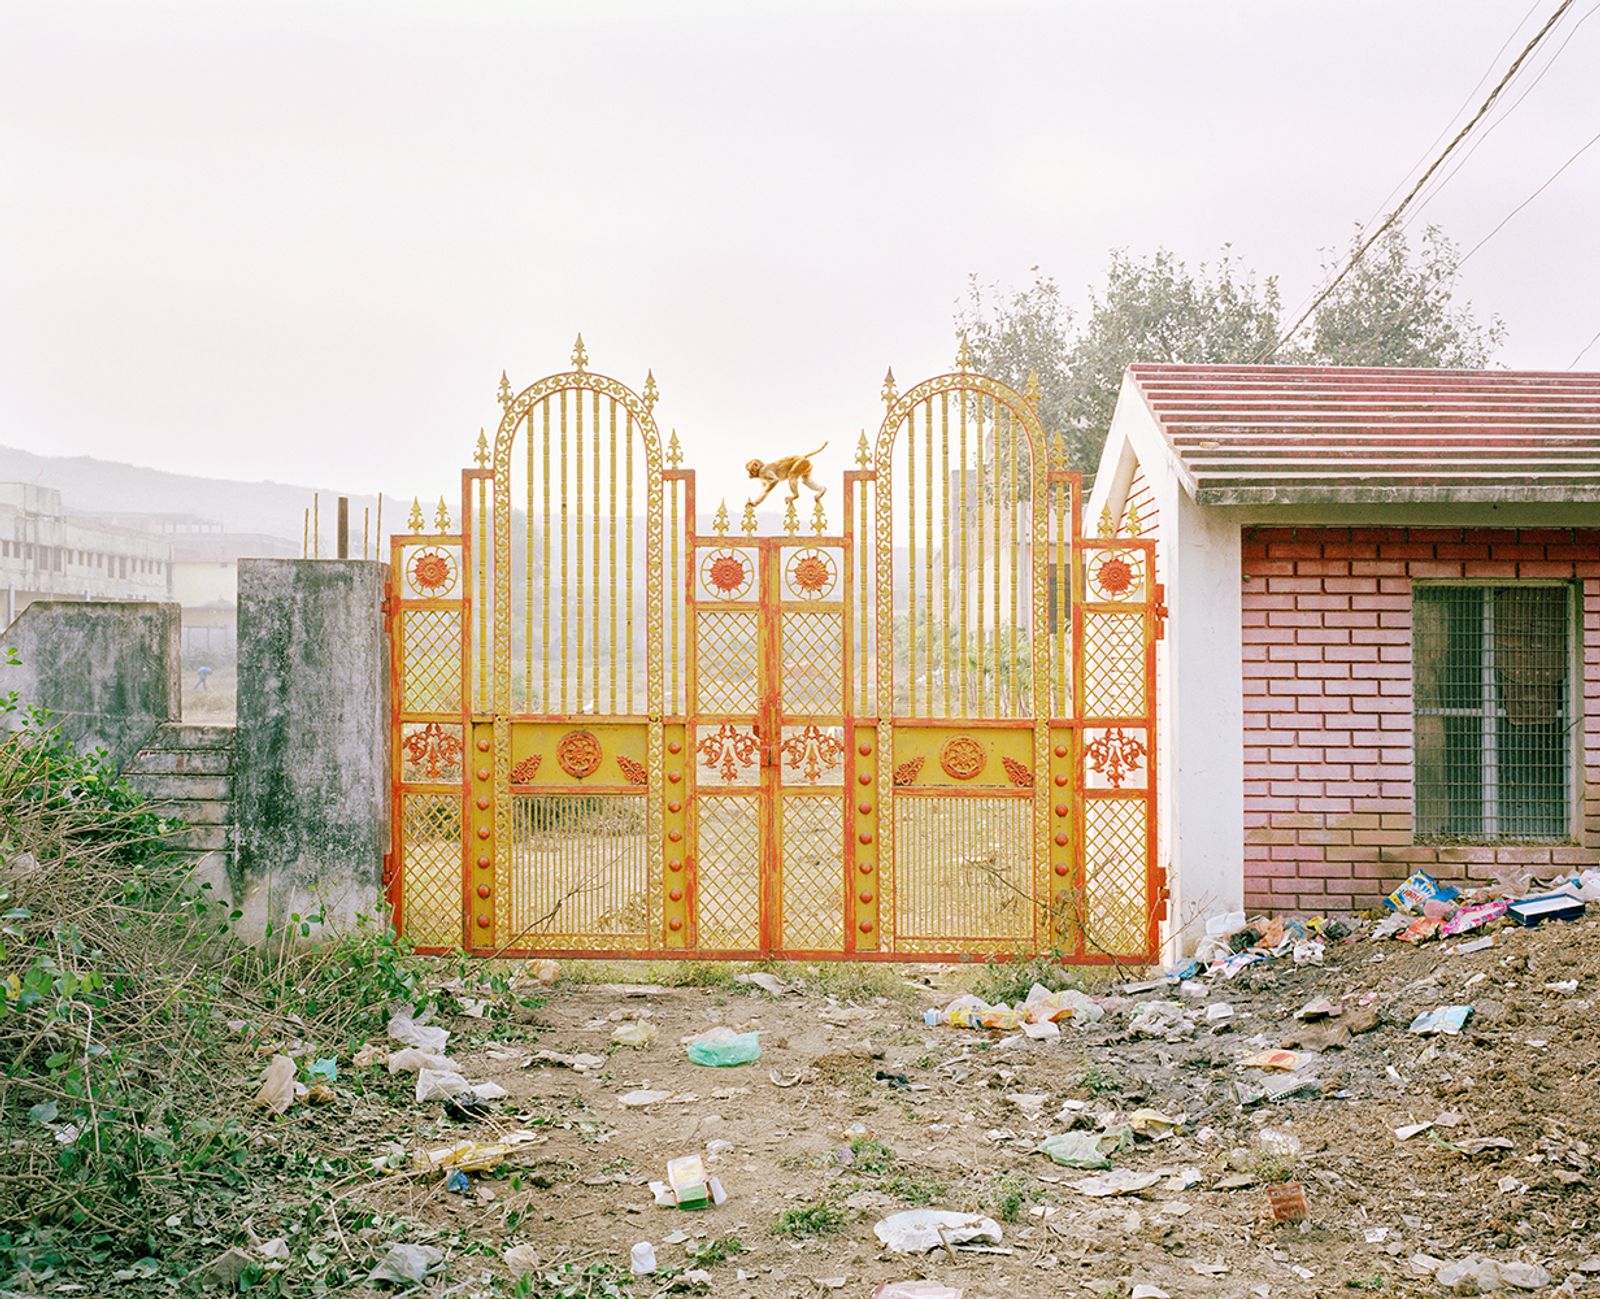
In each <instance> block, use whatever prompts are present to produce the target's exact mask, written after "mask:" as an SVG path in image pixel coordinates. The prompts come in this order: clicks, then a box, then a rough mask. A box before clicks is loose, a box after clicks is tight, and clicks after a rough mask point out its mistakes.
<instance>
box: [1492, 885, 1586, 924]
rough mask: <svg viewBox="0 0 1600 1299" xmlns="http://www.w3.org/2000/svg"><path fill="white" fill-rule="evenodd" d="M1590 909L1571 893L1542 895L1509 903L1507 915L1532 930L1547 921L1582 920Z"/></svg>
mask: <svg viewBox="0 0 1600 1299" xmlns="http://www.w3.org/2000/svg"><path fill="white" fill-rule="evenodd" d="M1588 908H1589V904H1588V903H1587V902H1585V901H1584V900H1583V899H1582V898H1575V897H1573V896H1572V895H1571V894H1570V893H1541V894H1539V895H1538V896H1536V897H1531V898H1518V899H1517V900H1516V901H1515V902H1512V903H1509V904H1508V905H1507V906H1506V914H1507V915H1508V916H1510V917H1511V918H1512V919H1513V920H1515V921H1516V922H1517V923H1518V924H1519V925H1521V926H1522V927H1523V928H1524V929H1532V928H1533V927H1534V926H1535V925H1542V924H1543V923H1544V922H1545V921H1546V920H1580V919H1582V918H1583V914H1584V912H1585V911H1587V910H1588Z"/></svg>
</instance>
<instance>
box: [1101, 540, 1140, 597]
mask: <svg viewBox="0 0 1600 1299" xmlns="http://www.w3.org/2000/svg"><path fill="white" fill-rule="evenodd" d="M1142 567H1143V565H1142V564H1141V563H1140V562H1139V557H1138V556H1137V555H1135V554H1133V553H1132V552H1131V551H1120V550H1112V551H1096V552H1095V554H1094V556H1093V558H1091V559H1090V560H1089V582H1090V584H1091V585H1092V586H1093V588H1094V592H1095V594H1096V595H1098V596H1100V597H1101V598H1103V599H1106V600H1126V599H1128V598H1130V597H1131V596H1133V595H1134V594H1136V592H1137V588H1138V585H1139V580H1140V569H1141V568H1142Z"/></svg>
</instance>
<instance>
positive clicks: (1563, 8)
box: [1256, 0, 1574, 361]
mask: <svg viewBox="0 0 1600 1299" xmlns="http://www.w3.org/2000/svg"><path fill="white" fill-rule="evenodd" d="M1573 3H1574V0H1561V3H1560V4H1558V5H1557V6H1556V8H1555V12H1554V13H1552V14H1551V15H1550V17H1548V18H1547V19H1545V22H1544V26H1542V27H1540V28H1539V30H1538V31H1537V32H1535V33H1534V34H1533V39H1532V40H1530V41H1529V42H1528V43H1527V44H1526V45H1525V46H1523V47H1522V52H1521V53H1520V54H1518V55H1517V57H1516V58H1515V59H1513V60H1512V62H1511V66H1510V67H1509V68H1507V69H1506V71H1505V75H1504V76H1502V77H1501V78H1500V80H1499V81H1498V82H1496V83H1495V87H1494V89H1493V90H1491V91H1490V92H1489V95H1488V98H1486V99H1485V100H1484V101H1483V103H1481V104H1479V105H1478V111H1477V112H1476V113H1474V114H1473V115H1472V117H1471V118H1470V119H1469V120H1468V121H1467V124H1466V125H1465V126H1463V127H1462V128H1461V129H1460V130H1459V131H1457V132H1456V134H1455V136H1454V138H1453V139H1451V141H1450V143H1449V144H1447V145H1445V147H1444V151H1443V152H1442V153H1441V154H1439V156H1438V157H1437V158H1435V159H1434V160H1433V161H1432V162H1431V163H1430V164H1429V165H1428V170H1427V171H1425V172H1423V173H1422V175H1421V177H1420V178H1419V179H1418V180H1417V183H1416V184H1415V185H1413V186H1412V187H1411V189H1410V190H1409V191H1408V192H1407V194H1406V196H1405V197H1404V198H1403V199H1401V200H1400V202H1399V203H1398V204H1397V205H1396V206H1395V208H1394V209H1393V210H1392V211H1391V212H1390V213H1389V215H1388V216H1386V217H1385V218H1384V219H1383V222H1382V224H1380V225H1379V226H1378V228H1377V229H1376V230H1374V231H1373V232H1372V233H1371V234H1370V235H1368V236H1367V237H1366V238H1365V239H1364V240H1362V242H1361V243H1360V245H1359V246H1358V247H1357V248H1356V250H1355V252H1354V253H1353V254H1352V255H1351V257H1350V260H1349V261H1348V262H1346V263H1345V265H1344V268H1343V269H1342V270H1340V272H1339V273H1338V274H1337V275H1335V276H1334V277H1333V279H1331V280H1330V281H1329V282H1328V283H1327V285H1326V286H1325V287H1324V288H1323V289H1322V291H1321V292H1320V293H1318V294H1317V296H1316V298H1315V299H1313V301H1312V303H1311V305H1310V306H1309V307H1307V308H1306V309H1305V310H1304V311H1303V312H1301V313H1300V316H1299V318H1298V319H1297V320H1296V321H1295V322H1294V324H1292V325H1291V326H1289V328H1288V329H1287V330H1285V331H1284V333H1283V334H1282V336H1280V337H1279V338H1278V340H1277V341H1276V342H1275V343H1273V344H1272V345H1271V346H1270V347H1268V348H1267V349H1266V350H1265V351H1263V352H1262V353H1261V355H1260V356H1258V357H1257V358H1256V359H1257V361H1265V360H1268V359H1270V358H1271V357H1272V355H1273V353H1275V352H1276V351H1277V350H1278V349H1279V348H1281V347H1282V346H1283V345H1284V344H1285V343H1287V342H1288V341H1289V340H1290V339H1291V338H1293V337H1294V336H1295V335H1296V334H1297V333H1299V332H1300V327H1301V326H1302V325H1304V324H1305V323H1306V321H1308V320H1309V319H1311V317H1312V315H1313V314H1314V313H1315V312H1316V310H1317V308H1318V307H1320V306H1321V305H1322V304H1323V303H1324V302H1326V301H1327V300H1328V296H1329V295H1330V294H1331V293H1332V292H1333V291H1334V290H1335V289H1336V288H1338V287H1339V285H1340V284H1342V283H1343V282H1344V279H1345V277H1346V276H1347V275H1349V274H1350V272H1351V271H1353V270H1355V268H1356V266H1357V265H1359V264H1360V262H1361V259H1362V258H1363V257H1365V256H1366V255H1367V250H1368V249H1370V248H1371V247H1372V245H1373V244H1375V243H1377V242H1378V240H1379V239H1381V238H1383V236H1384V234H1385V233H1387V231H1388V230H1389V228H1390V227H1391V226H1393V225H1394V223H1395V222H1396V221H1398V220H1399V219H1400V217H1401V215H1402V214H1403V213H1404V212H1405V210H1406V209H1407V208H1408V207H1410V206H1411V202H1412V200H1413V199H1415V198H1416V197H1417V195H1418V194H1419V193H1421V191H1422V189H1423V187H1424V186H1425V185H1426V184H1427V183H1428V181H1429V180H1430V179H1432V177H1433V174H1434V173H1435V172H1436V171H1438V170H1439V168H1440V167H1442V166H1443V165H1444V163H1445V161H1446V160H1447V159H1448V158H1449V157H1450V155H1451V154H1452V153H1454V152H1455V150H1456V149H1457V148H1458V147H1459V146H1460V144H1461V142H1462V141H1463V140H1465V139H1466V138H1467V136H1468V135H1470V134H1471V133H1472V129H1473V128H1474V127H1475V126H1477V124H1478V123H1479V122H1481V121H1482V120H1483V118H1484V115H1485V114H1486V113H1488V111H1489V110H1490V109H1491V108H1493V107H1494V105H1495V101H1497V100H1498V99H1499V98H1500V92H1501V91H1503V90H1504V89H1505V88H1506V87H1507V86H1508V85H1510V84H1511V80H1512V78H1513V77H1515V76H1516V75H1517V73H1518V71H1519V70H1520V69H1521V68H1522V65H1523V64H1524V63H1525V62H1527V60H1528V57H1529V55H1531V54H1532V53H1533V52H1534V50H1536V49H1538V47H1539V44H1540V43H1541V42H1542V41H1543V40H1544V38H1545V37H1546V36H1547V35H1549V33H1550V29H1551V28H1552V27H1554V26H1555V25H1556V24H1557V23H1558V22H1560V21H1561V18H1562V17H1563V15H1565V14H1566V12H1567V10H1569V9H1571V8H1572V6H1573Z"/></svg>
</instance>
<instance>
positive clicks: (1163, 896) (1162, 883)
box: [1155, 871, 1172, 920]
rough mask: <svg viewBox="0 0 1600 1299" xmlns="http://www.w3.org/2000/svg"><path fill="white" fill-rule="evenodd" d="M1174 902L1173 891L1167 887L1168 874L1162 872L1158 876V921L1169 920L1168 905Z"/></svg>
mask: <svg viewBox="0 0 1600 1299" xmlns="http://www.w3.org/2000/svg"><path fill="white" fill-rule="evenodd" d="M1171 900H1172V890H1171V889H1169V888H1168V887H1167V873H1166V871H1162V872H1161V873H1160V874H1159V875H1157V876H1156V898H1155V913H1156V917H1155V918H1156V919H1157V920H1165V919H1166V918H1167V903H1168V902H1170V901H1171Z"/></svg>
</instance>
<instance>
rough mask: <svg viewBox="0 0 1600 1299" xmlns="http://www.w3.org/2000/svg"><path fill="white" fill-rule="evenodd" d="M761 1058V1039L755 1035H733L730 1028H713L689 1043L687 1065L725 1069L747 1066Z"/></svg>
mask: <svg viewBox="0 0 1600 1299" xmlns="http://www.w3.org/2000/svg"><path fill="white" fill-rule="evenodd" d="M760 1058H761V1038H760V1035H759V1034H757V1033H735V1032H734V1031H733V1030H732V1029H731V1028H714V1029H712V1030H711V1031H710V1032H709V1033H702V1034H701V1035H700V1036H699V1037H697V1038H695V1040H694V1041H693V1042H691V1043H689V1063H690V1064H703V1065H710V1066H711V1067H712V1068H718V1069H720V1068H726V1067H727V1066H728V1065H735V1064H749V1063H750V1062H751V1061H752V1060H759V1059H760Z"/></svg>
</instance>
